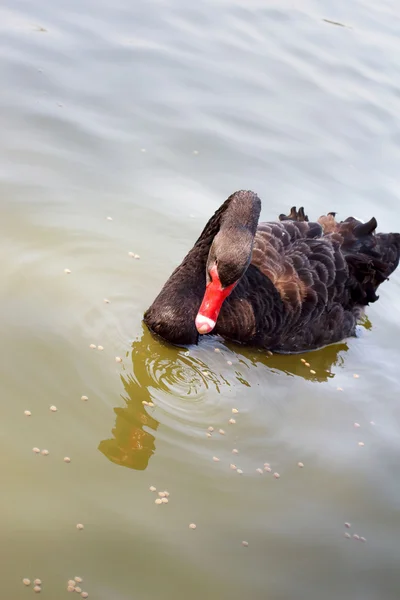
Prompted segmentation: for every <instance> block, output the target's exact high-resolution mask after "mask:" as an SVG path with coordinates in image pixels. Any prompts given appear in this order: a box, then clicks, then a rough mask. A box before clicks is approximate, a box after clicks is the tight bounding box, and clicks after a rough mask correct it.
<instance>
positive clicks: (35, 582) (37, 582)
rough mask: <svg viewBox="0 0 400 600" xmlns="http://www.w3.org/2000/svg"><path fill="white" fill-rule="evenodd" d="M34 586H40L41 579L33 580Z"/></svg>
mask: <svg viewBox="0 0 400 600" xmlns="http://www.w3.org/2000/svg"><path fill="white" fill-rule="evenodd" d="M33 583H34V584H35V585H42V581H41V579H35V581H34V582H33Z"/></svg>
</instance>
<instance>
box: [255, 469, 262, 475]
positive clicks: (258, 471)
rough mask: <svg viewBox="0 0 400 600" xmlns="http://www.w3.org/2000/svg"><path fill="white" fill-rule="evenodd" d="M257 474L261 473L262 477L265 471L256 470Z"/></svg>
mask: <svg viewBox="0 0 400 600" xmlns="http://www.w3.org/2000/svg"><path fill="white" fill-rule="evenodd" d="M256 471H257V473H260V475H262V474H263V473H264V471H263V470H262V469H260V468H258V469H256Z"/></svg>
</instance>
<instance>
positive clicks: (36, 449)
mask: <svg viewBox="0 0 400 600" xmlns="http://www.w3.org/2000/svg"><path fill="white" fill-rule="evenodd" d="M32 452H34V453H35V454H39V452H40V448H32Z"/></svg>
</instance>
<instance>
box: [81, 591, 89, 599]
mask: <svg viewBox="0 0 400 600" xmlns="http://www.w3.org/2000/svg"><path fill="white" fill-rule="evenodd" d="M81 596H82V598H89V594H88V593H87V592H82V594H81Z"/></svg>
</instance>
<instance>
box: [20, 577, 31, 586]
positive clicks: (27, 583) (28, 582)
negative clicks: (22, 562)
mask: <svg viewBox="0 0 400 600" xmlns="http://www.w3.org/2000/svg"><path fill="white" fill-rule="evenodd" d="M22 583H23V584H24V585H31V580H30V579H26V578H25V579H23V580H22Z"/></svg>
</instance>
